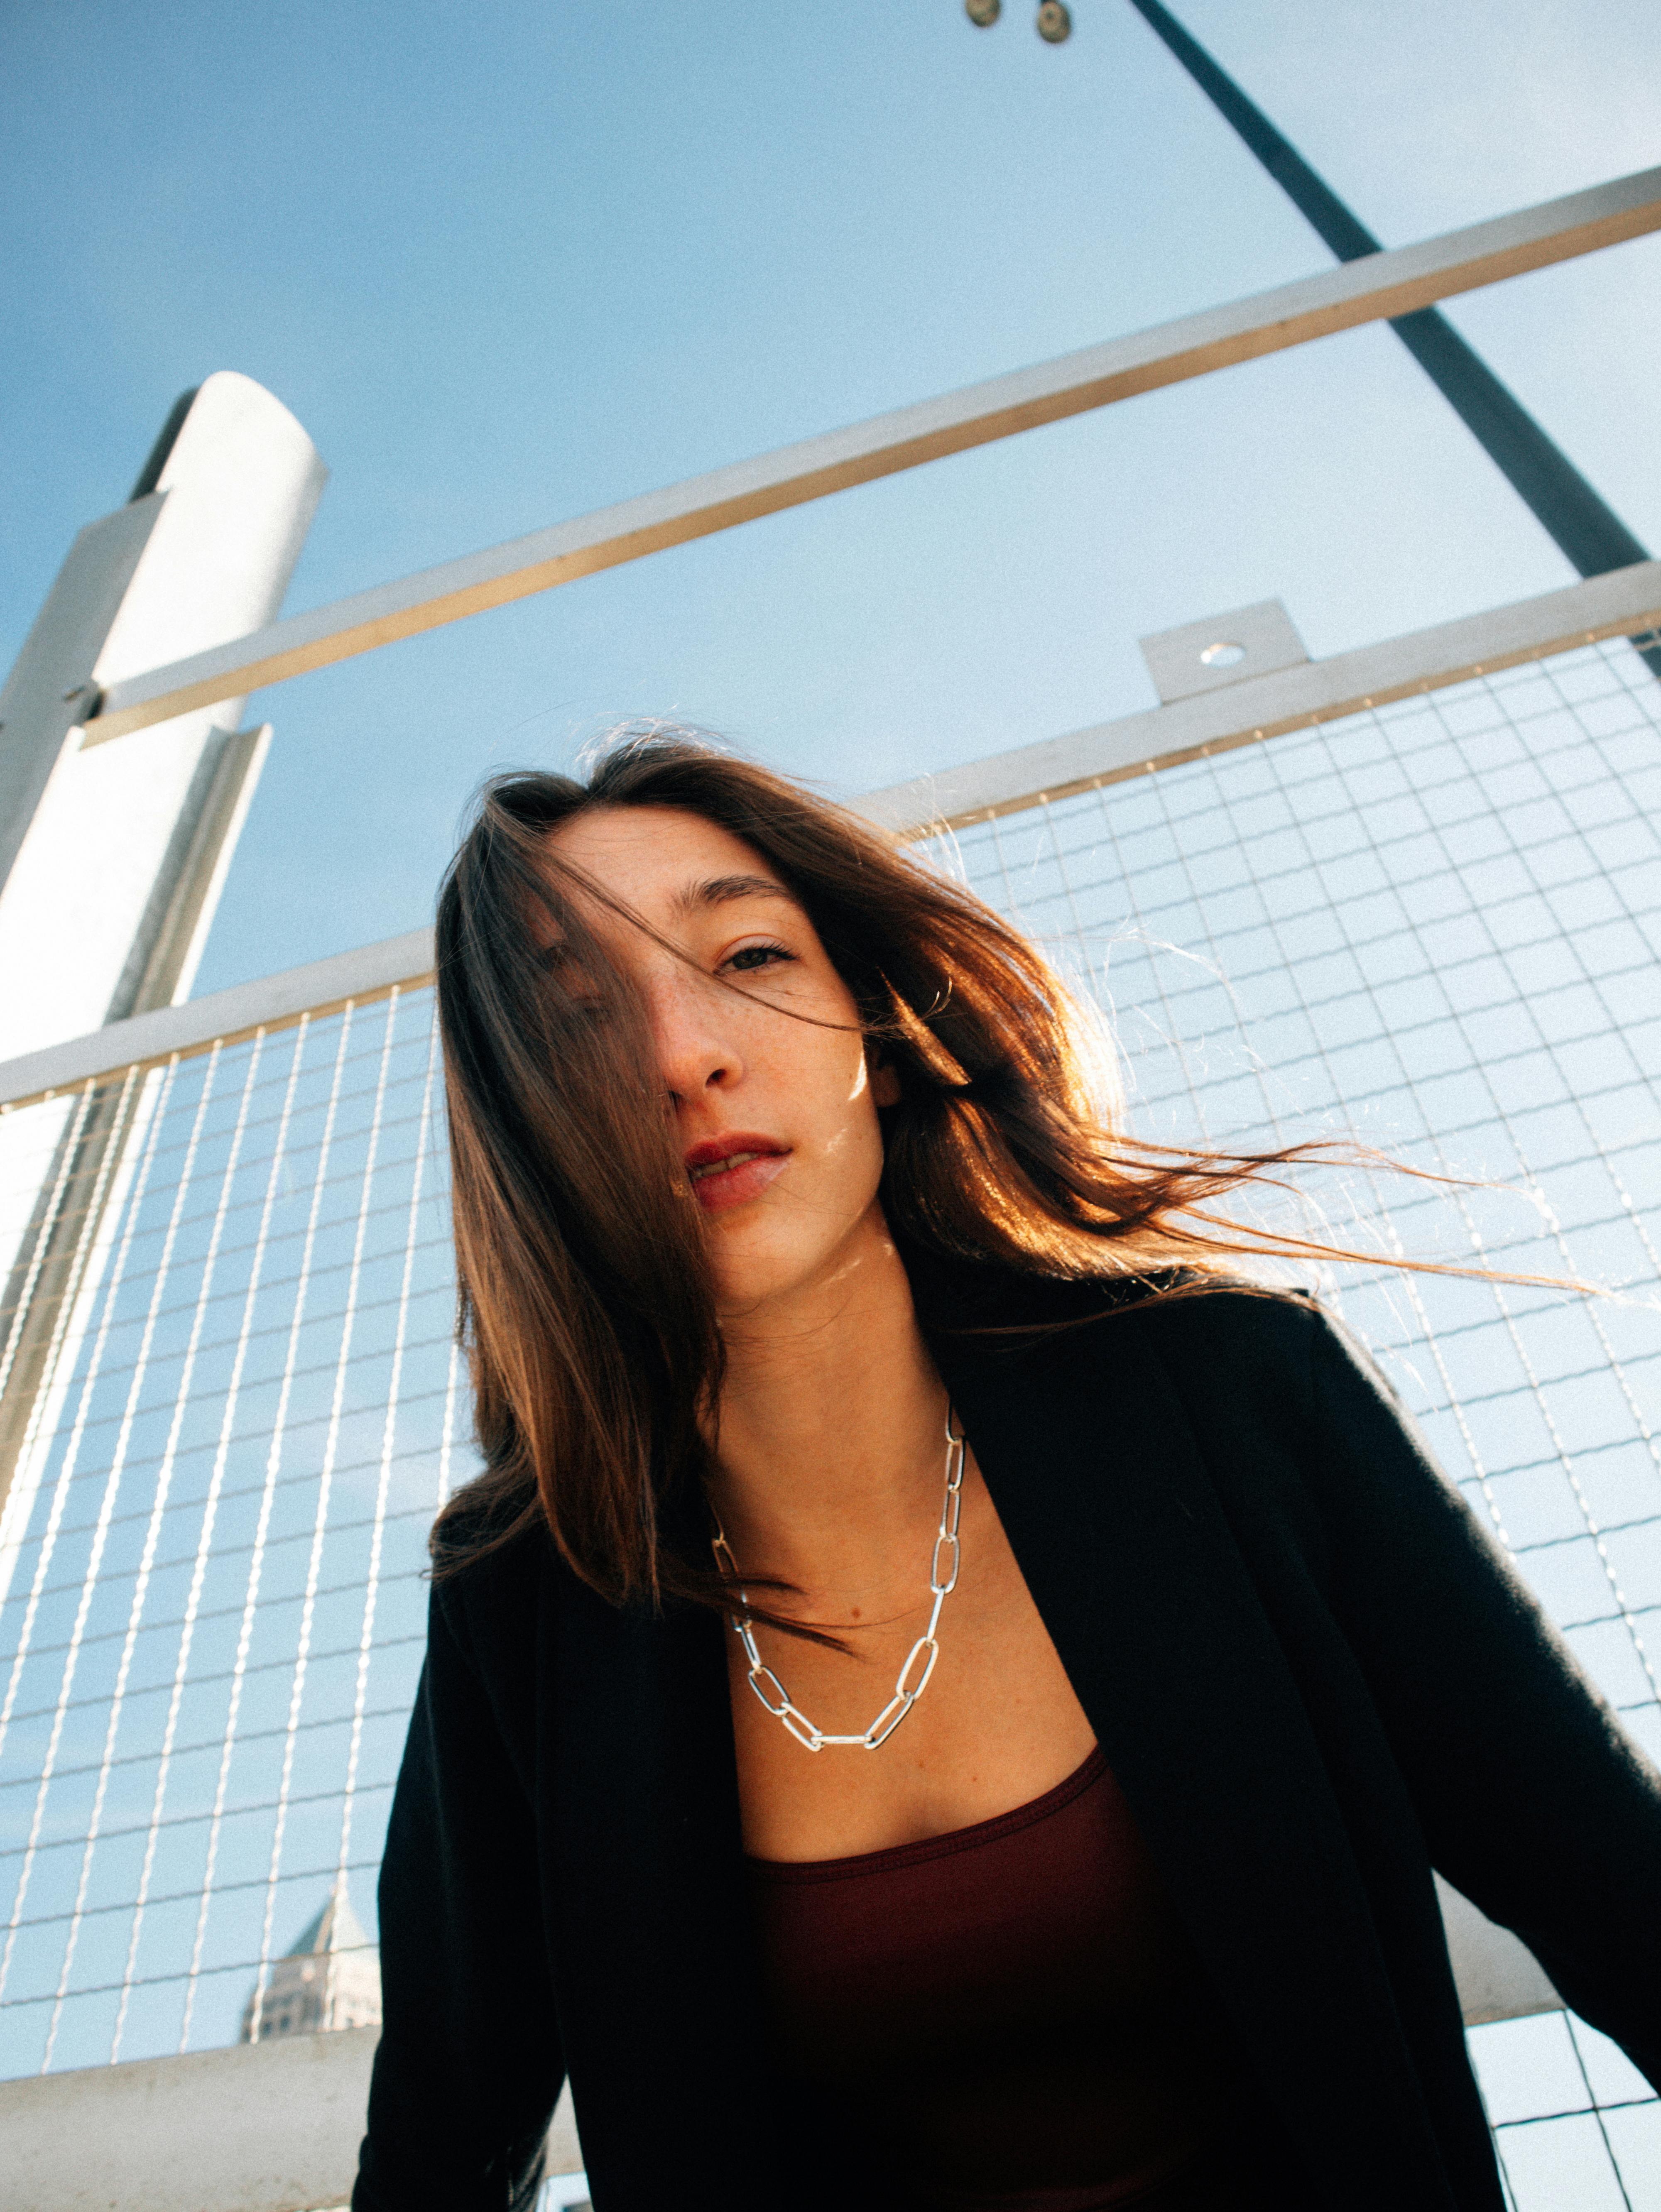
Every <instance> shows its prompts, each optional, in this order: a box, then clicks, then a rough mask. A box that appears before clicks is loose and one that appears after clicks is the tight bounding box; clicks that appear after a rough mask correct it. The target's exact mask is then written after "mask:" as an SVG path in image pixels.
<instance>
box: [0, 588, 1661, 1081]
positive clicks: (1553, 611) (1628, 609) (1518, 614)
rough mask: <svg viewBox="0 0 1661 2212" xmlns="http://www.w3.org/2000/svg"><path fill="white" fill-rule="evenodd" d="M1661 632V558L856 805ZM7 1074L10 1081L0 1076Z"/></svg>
mask: <svg viewBox="0 0 1661 2212" xmlns="http://www.w3.org/2000/svg"><path fill="white" fill-rule="evenodd" d="M1658 628H1661V561H1640V562H1638V563H1636V565H1635V566H1634V567H1633V568H1616V569H1615V570H1614V571H1612V573H1611V574H1609V575H1607V576H1590V577H1588V578H1587V579H1586V580H1585V582H1584V583H1579V584H1568V585H1566V586H1564V587H1563V589H1562V590H1561V591H1557V592H1542V593H1540V595H1539V596H1538V597H1537V598H1536V599H1517V600H1514V601H1512V604H1511V605H1509V606H1504V607H1489V608H1486V609H1485V610H1484V611H1482V613H1481V614H1476V615H1464V616H1462V617H1460V619H1459V620H1458V621H1457V622H1451V623H1437V624H1436V625H1435V627H1434V628H1433V629H1421V630H1415V631H1413V632H1412V633H1411V634H1410V635H1408V636H1406V637H1393V638H1387V639H1386V640H1385V641H1384V643H1383V644H1381V645H1364V646H1361V647H1358V648H1357V649H1356V650H1355V651H1354V652H1353V653H1334V654H1333V655H1332V656H1331V658H1330V659H1327V660H1306V661H1303V662H1300V663H1299V665H1297V666H1296V667H1293V668H1283V669H1277V670H1275V671H1272V672H1271V673H1269V674H1268V675H1264V676H1257V677H1253V678H1248V679H1247V680H1245V681H1244V682H1242V683H1238V684H1226V685H1221V686H1220V687H1219V688H1218V689H1217V690H1214V691H1202V692H1200V693H1198V694H1197V695H1196V696H1192V697H1190V698H1187V699H1177V700H1174V701H1172V702H1171V704H1170V705H1169V706H1165V707H1150V708H1148V709H1147V712H1146V713H1144V714H1126V715H1123V716H1122V717H1121V718H1120V719H1119V720H1116V721H1112V722H1098V723H1095V724H1094V725H1092V727H1090V728H1089V729H1085V730H1070V731H1068V733H1067V734H1066V736H1064V737H1059V738H1039V739H1038V741H1037V744H1030V745H1017V746H1014V747H1013V748H1012V749H1011V750H1009V751H1007V752H1001V753H994V754H992V755H991V756H990V757H988V758H987V759H984V760H977V761H965V762H964V763H963V764H962V766H961V767H958V768H948V769H940V771H939V772H938V774H936V775H919V776H914V777H912V778H911V779H910V781H908V782H905V783H895V784H890V785H889V786H888V787H887V788H886V789H885V790H883V791H873V792H867V793H866V794H865V796H864V797H863V798H861V799H855V800H854V802H853V804H854V805H855V807H856V808H857V809H858V811H860V812H861V814H864V815H866V816H867V817H869V818H870V819H871V820H872V821H873V822H878V823H881V824H882V826H883V827H884V828H885V829H895V830H897V831H899V832H900V833H901V834H902V835H904V834H906V833H908V832H910V833H912V834H917V833H919V832H921V831H922V830H923V829H927V828H940V829H956V828H960V827H961V826H963V825H964V823H970V822H983V821H986V820H988V819H989V817H991V816H993V815H996V814H1014V813H1018V812H1019V811H1020V810H1021V809H1022V808H1023V807H1026V806H1031V805H1032V804H1033V803H1034V801H1035V800H1037V799H1064V798H1066V797H1067V796H1068V793H1071V792H1074V791H1087V790H1090V789H1092V787H1098V786H1100V785H1102V784H1107V783H1118V782H1121V781H1123V779H1124V778H1126V777H1127V776H1133V775H1150V774H1151V773H1153V771H1154V770H1155V769H1165V768H1176V767H1177V766H1179V765H1180V764H1181V763H1182V762H1183V761H1189V760H1201V759H1203V758H1204V757H1206V756H1207V755H1208V754H1211V753H1220V752H1227V751H1229V750H1231V749H1232V747H1234V746H1236V745H1250V744H1256V743H1257V742H1258V741H1259V740H1260V739H1261V738H1277V737H1280V736H1281V734H1282V733H1283V732H1285V731H1287V730H1304V729H1308V728H1309V727H1310V726H1311V725H1312V724H1314V723H1316V722H1331V721H1335V720H1337V719H1338V717H1339V716H1340V715H1342V714H1356V713H1358V712H1359V711H1360V709H1361V708H1366V707H1381V706H1383V705H1384V703H1385V702H1386V701H1388V700H1391V699H1405V698H1409V697H1410V696H1412V695H1413V694H1414V693H1415V692H1418V691H1434V690H1440V689H1441V688H1442V687H1443V686H1444V685H1445V684H1459V683H1463V681H1464V680H1465V678H1468V677H1471V676H1482V675H1486V674H1488V673H1491V672H1492V671H1494V669H1496V668H1511V667H1514V666H1515V665H1517V663H1518V661H1523V660H1537V659H1542V658H1543V657H1544V656H1545V655H1546V654H1548V653H1565V652H1567V651H1568V650H1569V648H1570V647H1573V646H1577V645H1592V644H1595V643H1596V642H1597V641H1598V640H1599V639H1600V638H1606V637H1631V636H1635V635H1639V634H1640V633H1641V632H1643V631H1646V630H1651V629H1658ZM0 1081H3V1072H0Z"/></svg>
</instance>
